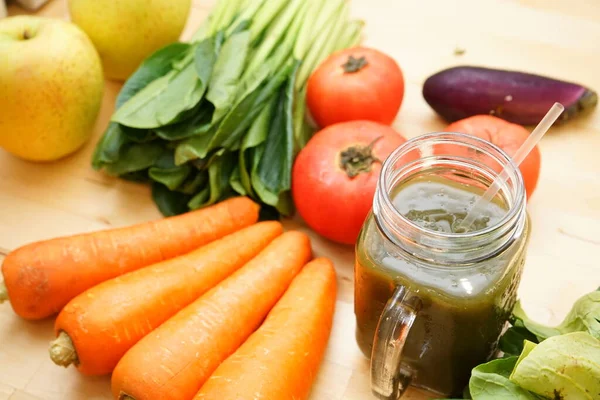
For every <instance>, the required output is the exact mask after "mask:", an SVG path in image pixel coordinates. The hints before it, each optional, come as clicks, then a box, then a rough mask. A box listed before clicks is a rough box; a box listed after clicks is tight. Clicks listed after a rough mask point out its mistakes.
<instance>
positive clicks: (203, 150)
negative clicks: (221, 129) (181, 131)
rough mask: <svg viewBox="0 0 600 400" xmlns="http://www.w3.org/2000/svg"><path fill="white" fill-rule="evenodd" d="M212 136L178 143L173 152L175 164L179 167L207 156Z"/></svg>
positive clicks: (206, 135)
mask: <svg viewBox="0 0 600 400" xmlns="http://www.w3.org/2000/svg"><path fill="white" fill-rule="evenodd" d="M212 136H213V135H211V134H210V133H207V134H203V135H200V136H194V137H191V138H189V139H186V140H184V141H183V142H181V143H179V144H178V145H177V149H176V150H175V164H177V165H181V164H184V163H186V162H188V161H192V160H196V159H202V158H205V157H206V156H207V155H208V145H209V144H210V141H211V139H212Z"/></svg>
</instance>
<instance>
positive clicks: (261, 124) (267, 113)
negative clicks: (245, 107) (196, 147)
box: [238, 97, 278, 196]
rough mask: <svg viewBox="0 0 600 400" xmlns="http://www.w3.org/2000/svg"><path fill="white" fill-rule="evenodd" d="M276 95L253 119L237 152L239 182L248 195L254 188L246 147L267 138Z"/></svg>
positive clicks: (248, 147) (251, 146) (250, 146)
mask: <svg viewBox="0 0 600 400" xmlns="http://www.w3.org/2000/svg"><path fill="white" fill-rule="evenodd" d="M277 100H278V98H277V97H273V99H272V100H271V101H270V102H269V104H267V105H266V106H265V107H264V108H263V110H262V111H261V112H260V114H259V115H258V117H256V119H255V120H254V122H253V123H252V125H251V126H250V129H249V130H248V133H247V134H246V136H244V140H242V145H241V148H240V151H239V154H238V158H239V171H240V183H241V184H242V186H243V187H244V190H245V191H246V193H248V194H249V195H251V196H252V195H253V194H254V190H253V189H252V182H251V179H250V173H251V168H252V161H250V162H249V161H248V160H252V157H250V154H249V152H248V151H247V150H248V149H251V148H253V147H256V146H259V145H260V144H262V143H263V142H264V141H265V140H267V135H268V133H269V124H270V123H271V119H272V118H273V112H274V110H275V107H276V105H277Z"/></svg>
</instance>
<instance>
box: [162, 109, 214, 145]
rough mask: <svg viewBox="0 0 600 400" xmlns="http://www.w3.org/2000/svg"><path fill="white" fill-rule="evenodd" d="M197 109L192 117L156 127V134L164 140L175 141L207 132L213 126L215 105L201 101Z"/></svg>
mask: <svg viewBox="0 0 600 400" xmlns="http://www.w3.org/2000/svg"><path fill="white" fill-rule="evenodd" d="M195 111H196V113H195V114H194V115H193V116H192V117H191V118H188V119H186V120H183V121H181V122H178V123H176V124H171V125H167V126H163V127H160V128H157V129H155V130H154V131H155V132H156V135H157V136H158V137H160V138H161V139H164V140H169V141H175V140H182V139H187V138H189V137H192V136H196V135H203V134H205V133H207V132H208V131H209V130H210V128H211V127H212V124H211V119H212V113H213V111H214V107H213V106H212V105H211V104H210V103H204V102H201V103H200V104H199V105H198V106H197V107H196V108H195Z"/></svg>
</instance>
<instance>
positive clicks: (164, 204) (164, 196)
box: [152, 182, 190, 217]
mask: <svg viewBox="0 0 600 400" xmlns="http://www.w3.org/2000/svg"><path fill="white" fill-rule="evenodd" d="M152 200H154V203H156V206H157V207H158V209H159V211H160V212H161V213H162V214H163V215H164V216H166V217H170V216H173V215H179V214H182V213H184V212H186V211H188V206H187V203H188V201H189V200H190V196H189V195H185V194H183V193H179V192H174V191H171V190H169V189H168V188H167V187H165V186H163V185H162V184H160V183H158V182H154V183H153V184H152Z"/></svg>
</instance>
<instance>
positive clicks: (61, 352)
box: [49, 331, 79, 367]
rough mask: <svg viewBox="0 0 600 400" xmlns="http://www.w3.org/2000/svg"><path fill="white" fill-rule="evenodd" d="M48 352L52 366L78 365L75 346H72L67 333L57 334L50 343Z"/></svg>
mask: <svg viewBox="0 0 600 400" xmlns="http://www.w3.org/2000/svg"><path fill="white" fill-rule="evenodd" d="M49 352H50V358H51V359H52V361H53V362H54V364H56V365H59V366H61V367H68V366H69V365H71V364H75V365H76V364H78V363H79V359H78V357H77V351H75V345H73V341H72V340H71V338H70V337H69V335H68V334H67V332H64V331H62V332H60V333H59V334H58V337H57V338H56V339H54V340H53V341H52V342H51V343H50V349H49Z"/></svg>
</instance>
